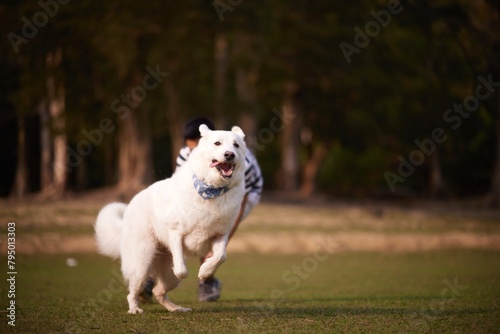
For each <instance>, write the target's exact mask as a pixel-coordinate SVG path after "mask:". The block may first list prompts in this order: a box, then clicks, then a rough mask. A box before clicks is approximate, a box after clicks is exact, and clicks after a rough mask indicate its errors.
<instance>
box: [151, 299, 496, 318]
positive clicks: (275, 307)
mask: <svg viewBox="0 0 500 334" xmlns="http://www.w3.org/2000/svg"><path fill="white" fill-rule="evenodd" d="M380 299H388V300H400V299H399V298H397V297H390V298H382V297H380ZM412 299H415V300H422V298H419V297H418V298H417V297H414V298H412ZM425 299H432V298H425ZM347 300H349V301H351V300H352V299H347ZM359 300H362V301H369V300H368V299H364V298H363V299H362V298H359ZM370 300H373V298H370ZM338 301H342V299H340V300H337V299H335V300H331V299H328V300H327V299H323V300H319V299H318V300H314V301H311V300H310V299H308V300H303V301H301V300H293V301H291V302H280V303H279V304H274V303H273V302H272V301H271V300H263V299H254V300H245V301H242V300H239V301H219V302H217V303H216V304H215V303H210V304H203V305H200V304H199V306H198V307H197V306H196V304H195V305H191V306H190V307H192V308H193V313H202V314H203V313H204V314H207V313H217V314H226V315H228V314H234V315H241V314H245V315H249V316H281V317H288V316H289V317H307V316H314V317H317V316H325V317H332V316H338V315H349V316H353V315H354V316H356V315H362V316H380V315H382V316H387V315H399V316H415V315H419V316H426V317H442V316H461V315H468V316H471V315H474V314H488V313H494V312H495V310H494V309H490V308H484V307H465V308H464V307H460V308H457V307H452V306H449V307H447V308H446V309H444V310H439V309H434V308H432V307H430V304H429V303H427V302H426V303H425V304H424V306H423V307H418V306H417V305H414V306H409V307H408V308H403V307H397V308H394V307H379V306H377V307H371V306H360V307H345V306H333V305H332V303H335V302H338ZM235 302H236V304H237V305H234V304H235ZM318 304H325V305H318ZM148 311H149V312H152V313H156V314H161V313H165V309H163V308H161V307H157V308H156V307H155V308H151V309H150V310H148ZM187 314H190V313H187Z"/></svg>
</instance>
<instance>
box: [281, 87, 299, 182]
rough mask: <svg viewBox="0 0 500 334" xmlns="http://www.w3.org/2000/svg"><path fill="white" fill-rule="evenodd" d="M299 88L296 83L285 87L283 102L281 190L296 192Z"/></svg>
mask: <svg viewBox="0 0 500 334" xmlns="http://www.w3.org/2000/svg"><path fill="white" fill-rule="evenodd" d="M298 94H299V86H298V85H297V83H295V82H291V83H288V84H287V85H286V87H285V96H284V100H283V107H282V109H283V117H282V119H283V120H284V124H283V125H284V128H283V132H282V137H281V139H282V146H281V147H282V152H281V170H282V173H281V178H280V185H281V189H282V190H285V191H296V190H297V189H298V184H299V180H298V176H299V139H300V104H299V99H298Z"/></svg>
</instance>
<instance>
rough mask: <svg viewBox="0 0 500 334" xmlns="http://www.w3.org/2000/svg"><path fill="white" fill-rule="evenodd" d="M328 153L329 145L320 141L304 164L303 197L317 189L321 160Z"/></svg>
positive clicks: (301, 189)
mask: <svg viewBox="0 0 500 334" xmlns="http://www.w3.org/2000/svg"><path fill="white" fill-rule="evenodd" d="M327 153H328V147H327V145H326V144H324V143H319V144H318V145H317V146H316V147H315V148H314V150H313V152H312V154H311V157H310V158H309V159H308V160H307V162H306V164H305V166H304V174H303V180H302V185H301V187H300V194H301V195H302V196H303V197H308V196H310V195H312V194H313V193H314V191H315V190H316V176H317V175H318V171H319V167H320V166H321V162H322V161H323V159H324V158H325V157H326V155H327Z"/></svg>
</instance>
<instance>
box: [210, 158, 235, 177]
mask: <svg viewBox="0 0 500 334" xmlns="http://www.w3.org/2000/svg"><path fill="white" fill-rule="evenodd" d="M210 167H215V168H217V170H218V171H219V173H220V175H221V176H222V177H223V178H226V179H229V178H230V177H231V176H233V171H234V168H235V167H236V165H235V164H234V163H232V162H220V161H217V160H215V159H214V160H212V163H211V164H210Z"/></svg>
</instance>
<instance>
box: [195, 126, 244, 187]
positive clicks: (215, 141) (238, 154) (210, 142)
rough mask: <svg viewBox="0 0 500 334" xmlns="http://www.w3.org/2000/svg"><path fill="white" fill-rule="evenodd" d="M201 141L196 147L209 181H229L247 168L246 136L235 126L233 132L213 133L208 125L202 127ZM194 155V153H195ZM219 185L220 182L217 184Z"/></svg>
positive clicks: (198, 162)
mask: <svg viewBox="0 0 500 334" xmlns="http://www.w3.org/2000/svg"><path fill="white" fill-rule="evenodd" d="M199 130H200V134H201V139H200V142H199V143H198V146H197V147H196V149H195V151H197V155H199V159H200V160H199V161H197V163H196V164H205V166H203V168H202V169H204V170H205V168H208V169H206V173H205V178H206V179H207V181H209V182H210V181H212V182H215V181H216V180H223V181H229V180H230V179H232V178H233V176H234V175H235V174H236V173H238V172H240V171H243V170H244V168H245V152H246V145H245V141H244V140H243V139H244V137H245V134H244V133H243V131H242V130H241V129H240V128H239V127H237V126H234V127H233V128H232V129H231V131H212V130H210V129H209V128H208V127H207V126H206V125H204V124H202V125H200V128H199ZM193 153H194V152H193ZM217 183H219V182H217Z"/></svg>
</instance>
